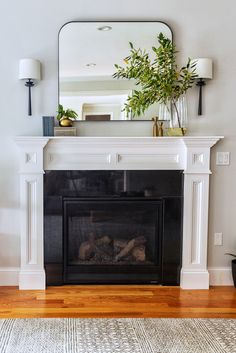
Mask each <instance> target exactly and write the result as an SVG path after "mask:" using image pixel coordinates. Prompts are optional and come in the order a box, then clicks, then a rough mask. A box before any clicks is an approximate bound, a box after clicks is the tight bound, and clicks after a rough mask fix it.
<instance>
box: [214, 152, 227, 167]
mask: <svg viewBox="0 0 236 353" xmlns="http://www.w3.org/2000/svg"><path fill="white" fill-rule="evenodd" d="M216 165H230V152H217V153H216Z"/></svg>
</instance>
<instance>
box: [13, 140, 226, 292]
mask: <svg viewBox="0 0 236 353" xmlns="http://www.w3.org/2000/svg"><path fill="white" fill-rule="evenodd" d="M221 138H223V137H222V136H186V137H158V138H153V137H64V136H63V137H29V136H27V137H16V138H15V141H16V143H17V145H18V146H19V147H20V156H21V159H20V171H19V173H20V203H21V269H20V274H19V287H20V289H44V288H45V271H44V254H43V236H44V235H43V174H44V171H45V170H119V169H120V170H144V169H145V170H183V171H184V210H183V250H182V269H181V280H180V286H181V288H185V289H207V288H209V273H208V270H207V238H208V196H209V175H210V174H211V171H210V148H211V147H212V146H214V145H215V144H216V143H217V141H219V140H220V139H221Z"/></svg>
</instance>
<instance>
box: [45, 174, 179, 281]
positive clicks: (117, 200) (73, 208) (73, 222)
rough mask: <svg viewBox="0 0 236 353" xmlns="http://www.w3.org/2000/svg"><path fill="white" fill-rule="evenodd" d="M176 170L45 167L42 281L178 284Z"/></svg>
mask: <svg viewBox="0 0 236 353" xmlns="http://www.w3.org/2000/svg"><path fill="white" fill-rule="evenodd" d="M182 201H183V173H182V172H181V171H156V170H154V171H152V170H149V171H47V172H46V173H45V176H44V203H45V205H44V210H45V214H44V244H45V268H46V278H47V284H49V285H50V284H64V283H76V284H79V283H159V284H163V285H167V284H172V285H178V284H179V279H180V268H181V266H180V265H181V243H182V218H183V217H182Z"/></svg>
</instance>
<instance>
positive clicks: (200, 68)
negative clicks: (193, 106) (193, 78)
mask: <svg viewBox="0 0 236 353" xmlns="http://www.w3.org/2000/svg"><path fill="white" fill-rule="evenodd" d="M193 61H194V62H196V74H197V75H198V78H197V83H196V85H197V86H199V99H198V115H202V87H203V86H205V84H206V82H205V80H206V79H212V59H209V58H198V59H193Z"/></svg>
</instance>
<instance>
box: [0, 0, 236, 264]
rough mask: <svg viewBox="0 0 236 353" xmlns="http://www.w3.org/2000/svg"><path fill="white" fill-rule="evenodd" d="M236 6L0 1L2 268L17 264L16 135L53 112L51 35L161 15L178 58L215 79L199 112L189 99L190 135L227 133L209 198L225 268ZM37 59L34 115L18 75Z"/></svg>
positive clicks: (170, 1)
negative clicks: (76, 24)
mask: <svg viewBox="0 0 236 353" xmlns="http://www.w3.org/2000/svg"><path fill="white" fill-rule="evenodd" d="M235 10H236V5H235V2H234V1H233V0H227V1H224V2H222V1H218V2H217V1H214V0H208V1H205V2H204V3H203V1H189V0H159V1H157V0H145V1H144V0H143V1H142V0H119V1H118V0H97V1H95V0H94V1H92V0H86V1H85V0H67V1H56V0H41V1H37V2H36V1H28V0H21V1H17V0H8V1H1V2H0V16H1V21H0V26H1V30H0V44H1V55H0V68H1V75H0V80H1V85H0V97H1V98H0V99H1V127H0V267H10V266H18V265H19V262H20V257H19V249H20V241H19V232H20V222H19V218H20V212H19V195H18V192H19V184H18V175H17V170H18V166H19V161H18V156H17V148H16V146H15V144H14V142H13V137H14V136H16V135H40V134H41V133H42V128H41V116H42V115H55V110H56V106H57V34H58V30H59V28H60V26H61V25H62V24H64V23H65V22H67V21H70V20H79V19H83V20H85V19H90V20H93V19H94V20H99V19H100V20H105V19H107V20H122V19H133V20H142V19H143V20H158V19H159V20H163V21H165V22H167V23H168V24H169V25H170V26H171V27H172V29H173V31H174V37H175V41H176V44H177V47H178V49H179V50H180V52H181V55H179V60H180V62H184V61H183V60H182V59H183V58H186V57H188V56H190V57H212V58H213V59H214V79H213V80H212V81H211V82H209V84H208V85H207V87H206V88H205V92H204V101H205V103H204V116H202V117H200V118H199V117H198V116H197V115H196V108H197V90H196V88H194V89H193V90H192V91H191V92H190V94H189V96H188V104H189V119H190V127H189V133H191V134H195V135H201V134H202V135H211V134H212V135H214V134H215V135H225V140H224V141H223V142H221V143H219V144H218V145H217V146H216V147H215V148H214V150H213V156H212V171H213V175H212V177H211V188H210V191H211V197H210V226H209V264H210V266H217V267H223V266H228V265H229V261H230V260H229V258H227V257H226V256H224V252H225V251H227V250H231V251H233V250H234V251H235V250H236V239H235V238H236V237H235V229H236V216H235V209H236V207H235V206H236V205H235V204H236V187H235V184H234V183H235V179H236V178H235V177H236V166H235V163H236V161H235V152H236V146H235V133H236V119H235V97H236V80H235V78H236V64H235V63H236V47H235V43H234V36H233V35H234V33H236V21H235ZM24 57H34V58H37V59H39V60H40V61H41V62H42V64H43V81H41V82H40V84H39V85H38V86H37V87H35V88H34V89H33V110H34V112H33V116H32V117H28V116H27V91H26V88H25V87H24V85H23V82H20V81H19V80H18V78H17V76H18V61H19V59H20V58H24ZM92 124H94V123H83V124H80V125H79V131H80V134H81V135H91V134H93V135H95V134H96V135H126V136H127V135H130V136H131V135H139V136H141V135H142V136H144V135H147V136H149V135H150V134H151V125H150V123H147V122H146V123H145V122H144V123H143V122H126V123H125V122H122V123H115V122H114V123H99V124H98V123H97V124H96V125H95V126H94V125H92ZM216 151H230V152H231V165H230V166H229V167H217V166H216V165H215V152H216ZM214 232H223V235H224V245H223V247H215V246H213V233H214Z"/></svg>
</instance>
